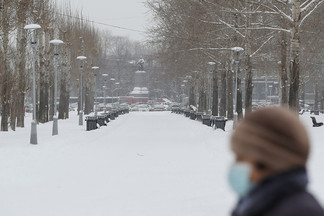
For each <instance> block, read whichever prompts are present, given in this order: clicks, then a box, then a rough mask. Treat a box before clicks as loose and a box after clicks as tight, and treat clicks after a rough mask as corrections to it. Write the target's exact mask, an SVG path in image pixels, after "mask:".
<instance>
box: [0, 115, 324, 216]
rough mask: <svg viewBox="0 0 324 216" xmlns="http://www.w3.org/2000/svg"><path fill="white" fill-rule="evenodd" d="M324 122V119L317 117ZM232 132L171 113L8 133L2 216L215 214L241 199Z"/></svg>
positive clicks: (0, 169) (315, 156)
mask: <svg viewBox="0 0 324 216" xmlns="http://www.w3.org/2000/svg"><path fill="white" fill-rule="evenodd" d="M301 119H302V121H303V122H305V124H306V126H307V128H308V129H309V131H310V134H311V138H312V141H313V151H312V155H311V160H310V163H309V172H310V177H311V185H310V189H311V190H312V191H313V192H314V194H315V195H316V196H317V197H318V198H319V199H320V201H321V203H322V204H324V186H323V185H324V184H323V182H324V173H323V169H324V144H323V143H322V140H323V139H324V133H323V130H324V127H321V128H312V125H311V121H310V118H309V115H308V114H304V115H303V116H302V117H301ZM317 119H318V121H323V120H324V116H322V115H321V116H317ZM231 124H232V123H231V122H228V124H227V131H226V132H223V131H222V130H214V129H212V128H209V127H207V126H204V125H202V124H201V123H200V122H197V121H192V120H189V119H188V118H185V117H183V116H180V115H176V114H171V113H170V112H155V113H130V114H126V115H123V116H120V117H119V118H118V119H117V120H115V121H112V122H111V123H109V124H108V126H107V127H102V128H100V129H98V130H95V131H90V132H87V131H85V126H83V127H80V126H78V117H77V116H76V114H75V113H71V119H69V120H64V121H59V135H58V136H55V137H52V136H51V129H52V123H48V124H43V125H39V126H38V142H39V144H38V145H30V144H29V133H30V117H28V118H27V120H26V128H25V129H18V130H17V131H16V132H7V133H4V132H1V133H0V182H1V183H0V215H4V216H21V215H24V216H44V215H46V216H74V215H77V216H89V215H91V216H107V215H111V216H166V215H168V216H212V215H220V216H221V215H229V212H230V211H231V208H232V206H233V205H234V204H235V202H236V198H235V196H234V194H233V193H232V192H231V190H230V189H229V187H228V184H227V181H226V175H227V169H228V167H229V166H230V164H231V162H232V160H233V156H232V154H231V153H230V150H229V145H228V139H229V135H230V133H231V127H232V125H231Z"/></svg>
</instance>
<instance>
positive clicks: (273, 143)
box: [231, 107, 310, 172]
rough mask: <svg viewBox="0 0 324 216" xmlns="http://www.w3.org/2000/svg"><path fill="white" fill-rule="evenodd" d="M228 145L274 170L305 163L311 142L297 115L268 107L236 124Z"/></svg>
mask: <svg viewBox="0 0 324 216" xmlns="http://www.w3.org/2000/svg"><path fill="white" fill-rule="evenodd" d="M231 148H232V150H233V152H235V153H236V154H238V155H241V156H245V157H247V158H250V159H253V160H255V161H256V162H261V163H263V164H264V165H266V166H267V167H268V168H270V169H271V170H272V171H274V172H276V171H283V170H286V169H289V168H292V167H295V166H300V165H305V164H306V161H307V159H308V155H309V149H310V143H309V138H308V135H307V132H306V129H305V128H304V126H303V125H302V124H301V122H300V121H299V119H298V117H297V116H296V114H294V113H292V112H291V111H289V110H288V109H284V108H278V107H271V108H262V109H259V110H257V111H255V112H252V113H250V114H249V115H247V116H246V117H245V118H244V119H243V120H242V121H241V122H240V123H239V124H238V125H237V127H236V129H235V131H234V132H233V134H232V139H231Z"/></svg>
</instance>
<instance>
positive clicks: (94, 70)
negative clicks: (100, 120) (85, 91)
mask: <svg viewBox="0 0 324 216" xmlns="http://www.w3.org/2000/svg"><path fill="white" fill-rule="evenodd" d="M92 70H93V75H94V111H95V116H97V102H96V98H97V72H96V71H97V70H99V67H98V66H93V67H92Z"/></svg>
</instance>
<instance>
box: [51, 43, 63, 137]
mask: <svg viewBox="0 0 324 216" xmlns="http://www.w3.org/2000/svg"><path fill="white" fill-rule="evenodd" d="M50 44H53V45H54V74H55V75H54V117H53V129H52V135H53V136H54V135H58V120H57V119H58V118H57V76H58V71H57V70H58V58H59V54H58V46H59V45H60V44H63V41H61V40H51V41H50Z"/></svg>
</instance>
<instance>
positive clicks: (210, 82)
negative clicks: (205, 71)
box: [207, 61, 216, 115]
mask: <svg viewBox="0 0 324 216" xmlns="http://www.w3.org/2000/svg"><path fill="white" fill-rule="evenodd" d="M207 64H208V65H209V67H210V70H209V77H210V79H209V97H208V98H209V100H208V104H209V106H208V114H209V115H211V114H212V97H213V94H212V86H213V85H212V78H213V77H212V76H213V74H214V70H213V69H212V67H214V66H215V65H216V63H215V62H212V61H211V62H208V63H207Z"/></svg>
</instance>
